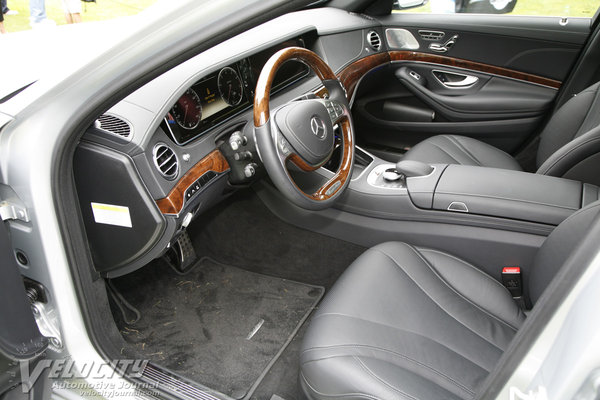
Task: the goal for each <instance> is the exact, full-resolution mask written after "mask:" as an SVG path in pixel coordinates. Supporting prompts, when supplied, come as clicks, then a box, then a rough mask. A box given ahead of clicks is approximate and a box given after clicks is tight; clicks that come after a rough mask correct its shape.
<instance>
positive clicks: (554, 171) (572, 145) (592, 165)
mask: <svg viewBox="0 0 600 400" xmlns="http://www.w3.org/2000/svg"><path fill="white" fill-rule="evenodd" d="M599 126H600V82H598V83H596V84H594V85H592V86H590V87H589V88H587V89H585V90H584V91H582V92H581V93H579V94H578V95H576V96H574V97H573V98H571V99H570V100H569V101H567V102H566V103H565V104H564V105H563V106H562V107H561V108H560V109H559V110H558V111H557V112H556V113H555V114H554V115H553V116H552V118H551V119H550V121H548V124H547V125H546V127H545V128H544V130H543V131H542V134H541V136H540V146H539V148H538V152H537V166H538V168H539V169H538V173H541V174H544V175H553V176H565V177H567V178H571V179H576V180H580V181H585V182H588V183H599V182H600V177H598V178H597V179H598V181H597V182H594V180H595V179H596V176H597V175H598V174H591V170H593V171H594V172H595V171H597V170H598V169H599V168H600V157H595V158H594V156H595V155H596V154H598V153H600V128H598V127H599ZM595 128H598V129H595ZM583 164H585V165H583ZM569 174H570V176H569ZM590 180H591V181H590Z"/></svg>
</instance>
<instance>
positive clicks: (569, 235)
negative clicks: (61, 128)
mask: <svg viewBox="0 0 600 400" xmlns="http://www.w3.org/2000/svg"><path fill="white" fill-rule="evenodd" d="M392 6H393V2H392V1H385V0H377V1H368V2H366V1H352V2H343V1H337V0H333V1H330V2H329V3H327V4H326V6H322V5H320V4H317V5H313V6H309V7H306V8H305V9H302V10H299V11H296V12H292V13H289V14H285V15H282V16H280V17H277V18H275V19H272V20H270V21H268V22H266V23H264V24H261V25H259V26H257V27H255V28H252V29H250V30H248V31H246V32H244V33H242V34H240V35H237V36H234V37H233V38H231V39H229V40H227V41H224V42H221V43H219V44H217V45H215V46H214V47H212V48H210V49H209V50H207V51H204V52H202V53H200V54H198V55H195V56H193V57H192V58H189V59H188V60H187V61H185V62H183V63H180V64H178V65H176V66H175V67H173V68H171V69H169V70H168V71H167V72H165V73H163V74H161V75H160V76H158V77H156V78H155V79H153V80H151V81H150V82H148V83H146V84H144V85H143V86H142V87H140V88H138V89H136V90H135V91H134V92H132V93H129V94H128V95H127V96H126V97H125V98H122V99H121V100H120V101H118V102H117V103H116V104H114V105H112V107H110V109H107V110H106V111H105V112H103V113H102V114H101V115H98V116H97V118H96V119H95V122H94V123H93V124H91V126H89V127H88V128H87V129H86V130H85V132H83V133H82V136H81V137H80V140H79V142H78V144H77V148H76V151H75V155H74V159H73V178H74V182H75V188H76V192H77V198H78V201H79V209H78V210H76V212H77V215H78V216H79V218H80V219H81V221H82V224H83V226H84V227H85V234H86V239H87V246H88V251H89V257H90V258H91V260H92V262H93V266H94V268H93V271H92V274H93V279H92V281H93V284H92V285H91V286H90V287H88V288H86V293H85V297H86V299H87V302H88V303H87V304H88V308H89V309H90V312H91V313H92V315H93V319H94V320H95V321H96V325H95V326H96V328H95V330H96V332H95V335H96V338H97V339H96V340H97V342H98V347H100V348H102V349H103V352H104V354H105V355H106V357H107V358H108V359H115V358H118V357H121V358H122V357H127V358H130V359H144V360H149V364H148V367H147V368H146V369H145V371H144V373H143V375H142V376H141V377H138V378H137V379H138V380H140V381H142V382H150V383H153V384H155V385H156V387H158V388H160V390H161V391H162V392H163V393H167V394H170V395H171V396H176V397H185V398H192V399H215V398H231V399H249V398H256V399H274V400H277V399H285V400H293V399H303V398H309V399H330V398H338V397H341V398H369V399H383V398H395V399H397V398H409V399H440V398H444V399H468V398H475V397H477V396H478V395H479V394H480V393H481V392H482V390H484V389H485V388H486V382H487V380H489V379H490V377H491V376H493V375H494V371H495V368H496V367H497V366H498V364H499V362H500V360H501V358H502V357H503V355H504V353H505V352H506V350H507V348H508V347H509V346H510V345H511V342H512V341H513V339H514V337H515V335H516V334H517V333H518V331H519V330H520V329H521V328H522V327H523V326H524V324H526V323H527V320H528V318H529V316H530V314H531V313H532V312H535V310H536V305H537V304H538V303H539V302H540V299H541V298H543V297H544V295H545V289H546V288H547V287H548V286H549V285H550V282H552V280H553V278H554V277H555V276H556V275H557V274H558V273H559V271H560V270H561V267H562V266H563V264H565V262H566V260H567V259H568V258H569V256H570V255H571V253H572V252H573V251H574V249H575V248H576V247H577V245H578V244H579V243H580V242H581V241H582V240H583V238H584V237H585V236H586V234H587V233H588V231H589V229H590V227H591V226H592V223H593V222H594V221H595V219H596V216H597V215H598V213H599V211H600V208H599V204H600V203H598V200H599V199H600V187H599V186H600V175H598V173H597V171H598V169H599V167H600V128H599V125H600V117H599V116H598V115H600V113H599V111H600V94H599V90H600V89H599V87H600V86H599V85H600V84H597V83H596V82H598V81H599V80H600V74H599V71H598V68H597V65H600V64H598V58H599V57H600V55H599V54H597V53H598V51H597V50H595V49H596V48H598V46H595V42H596V41H597V40H598V39H597V36H596V30H595V25H592V26H591V25H590V21H589V19H585V18H570V19H569V20H568V23H564V21H562V20H561V19H560V18H558V17H536V18H519V17H514V16H506V15H483V14H477V15H474V14H469V15H467V14H464V15H463V14H455V15H450V16H442V15H435V14H411V13H398V12H393V11H392ZM513 6H514V5H513Z"/></svg>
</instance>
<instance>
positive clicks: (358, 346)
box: [301, 315, 490, 394]
mask: <svg viewBox="0 0 600 400" xmlns="http://www.w3.org/2000/svg"><path fill="white" fill-rule="evenodd" d="M345 316H347V317H350V318H353V317H351V316H348V315H345ZM368 322H371V321H368ZM420 336H423V335H420ZM424 337H425V336H424ZM428 339H429V338H428ZM430 340H431V341H433V342H436V341H435V340H433V339H430ZM436 343H439V342H436ZM439 344H441V343H439ZM442 346H443V345H442ZM444 347H446V346H444ZM341 348H356V349H360V348H365V349H369V350H371V351H381V352H382V353H387V354H391V355H394V356H396V357H399V358H401V359H403V360H406V361H409V362H412V363H415V364H417V365H418V366H420V367H423V368H425V369H427V370H429V371H431V372H433V373H434V374H437V375H439V376H440V377H442V378H445V379H446V380H448V381H449V382H450V383H451V384H454V385H456V386H458V387H459V388H461V389H463V390H465V391H466V392H468V393H470V394H475V392H474V391H472V390H471V389H469V388H468V387H467V386H465V385H463V384H462V383H460V382H458V381H456V380H455V379H453V378H451V377H449V376H448V375H446V374H444V373H443V372H441V371H438V370H437V369H435V368H433V367H431V366H429V365H427V364H424V363H422V362H420V361H417V360H415V359H412V358H410V357H408V356H406V355H404V354H401V353H398V352H396V351H392V350H389V349H384V348H381V347H378V346H371V345H367V344H336V345H333V346H318V347H312V348H310V349H307V350H304V351H303V352H302V353H301V354H305V353H308V352H309V351H314V350H320V349H341ZM446 348H448V347H446ZM449 350H450V351H452V352H453V353H455V354H457V355H459V356H460V357H462V358H464V359H465V360H467V361H469V362H471V363H473V364H474V365H476V366H477V367H479V368H481V369H482V370H484V371H486V372H487V373H489V372H490V371H488V370H487V369H485V368H483V367H482V366H480V365H478V364H475V363H474V362H473V361H471V360H469V359H467V358H465V357H464V356H462V354H460V353H457V352H456V351H454V350H451V349H449ZM337 357H347V356H328V357H322V358H319V359H314V360H310V361H306V362H304V363H303V365H305V364H310V363H312V362H317V361H320V360H329V359H332V358H337Z"/></svg>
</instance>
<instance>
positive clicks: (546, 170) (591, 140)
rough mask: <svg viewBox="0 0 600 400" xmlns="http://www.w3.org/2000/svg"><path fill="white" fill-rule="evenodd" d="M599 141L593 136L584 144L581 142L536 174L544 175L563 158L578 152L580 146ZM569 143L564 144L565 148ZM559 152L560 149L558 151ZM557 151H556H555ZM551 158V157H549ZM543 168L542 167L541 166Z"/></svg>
mask: <svg viewBox="0 0 600 400" xmlns="http://www.w3.org/2000/svg"><path fill="white" fill-rule="evenodd" d="M598 139H600V137H598V136H595V137H593V138H591V139H588V140H586V141H585V142H582V143H580V144H578V145H577V146H576V147H573V148H572V149H571V150H569V151H567V152H565V154H563V155H561V156H560V157H559V158H558V159H557V160H556V161H555V162H553V163H552V164H551V165H550V166H548V167H546V168H545V169H544V170H543V171H542V169H541V167H540V169H539V170H538V171H537V173H538V174H541V175H546V174H547V173H548V172H549V171H550V170H551V169H552V168H554V166H556V164H558V163H559V162H561V161H562V160H563V159H564V158H565V157H567V156H568V155H569V154H571V153H572V152H574V151H576V150H579V149H580V148H581V147H582V146H585V145H586V144H588V143H591V142H593V141H595V140H598ZM568 144H569V143H567V144H565V146H567V145H568ZM559 150H560V149H559ZM557 151H558V150H557ZM550 157H552V156H550ZM581 161H582V160H579V161H578V162H577V163H579V162H581ZM542 166H543V165H542Z"/></svg>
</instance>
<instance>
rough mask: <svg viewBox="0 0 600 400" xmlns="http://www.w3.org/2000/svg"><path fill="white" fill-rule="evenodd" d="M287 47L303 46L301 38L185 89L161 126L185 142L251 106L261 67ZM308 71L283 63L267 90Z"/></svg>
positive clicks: (304, 67)
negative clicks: (271, 85)
mask: <svg viewBox="0 0 600 400" xmlns="http://www.w3.org/2000/svg"><path fill="white" fill-rule="evenodd" d="M291 46H299V47H305V39H304V38H303V37H298V38H295V39H292V40H288V41H285V42H283V43H280V44H278V45H276V46H273V47H271V48H269V49H267V50H265V51H262V52H259V53H257V54H254V55H252V56H250V57H247V58H244V59H242V60H240V61H238V62H236V63H234V64H231V65H229V66H226V67H224V68H221V69H220V70H219V71H217V72H215V73H212V74H210V75H208V76H206V77H203V78H202V79H200V80H199V81H197V82H196V83H194V84H193V85H192V86H191V87H190V88H188V89H187V90H186V91H185V92H184V93H183V94H182V95H181V96H180V97H179V99H177V102H176V103H175V104H174V105H173V107H172V108H171V109H170V110H169V112H168V113H167V115H166V116H165V118H164V123H163V124H164V127H165V128H166V131H167V132H168V133H169V134H170V136H171V137H172V138H173V140H174V141H175V143H177V144H180V145H183V144H185V143H188V142H190V141H191V140H194V139H196V138H197V137H199V136H201V135H202V134H204V133H206V132H207V131H209V130H210V129H211V128H214V127H215V126H218V125H220V124H222V123H223V122H225V121H227V120H229V119H231V118H232V117H234V116H236V115H238V114H239V113H241V112H242V111H244V110H246V109H248V108H249V107H251V105H252V103H253V101H254V89H255V87H256V80H257V79H258V76H259V74H260V72H261V70H262V67H263V66H264V64H265V63H266V61H267V60H268V59H269V58H270V57H271V56H272V55H273V54H274V53H276V52H277V51H278V50H280V49H283V48H286V47H291ZM309 72H310V71H309V69H308V67H307V66H306V65H304V64H302V63H300V62H288V63H285V64H284V65H283V66H282V67H281V68H280V69H279V71H278V72H277V75H276V77H275V81H274V84H273V87H272V90H271V92H272V93H274V92H276V91H278V90H281V89H282V88H283V87H285V86H287V85H289V84H292V83H294V82H296V81H297V80H299V79H301V78H303V77H305V76H306V75H308V74H309Z"/></svg>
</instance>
